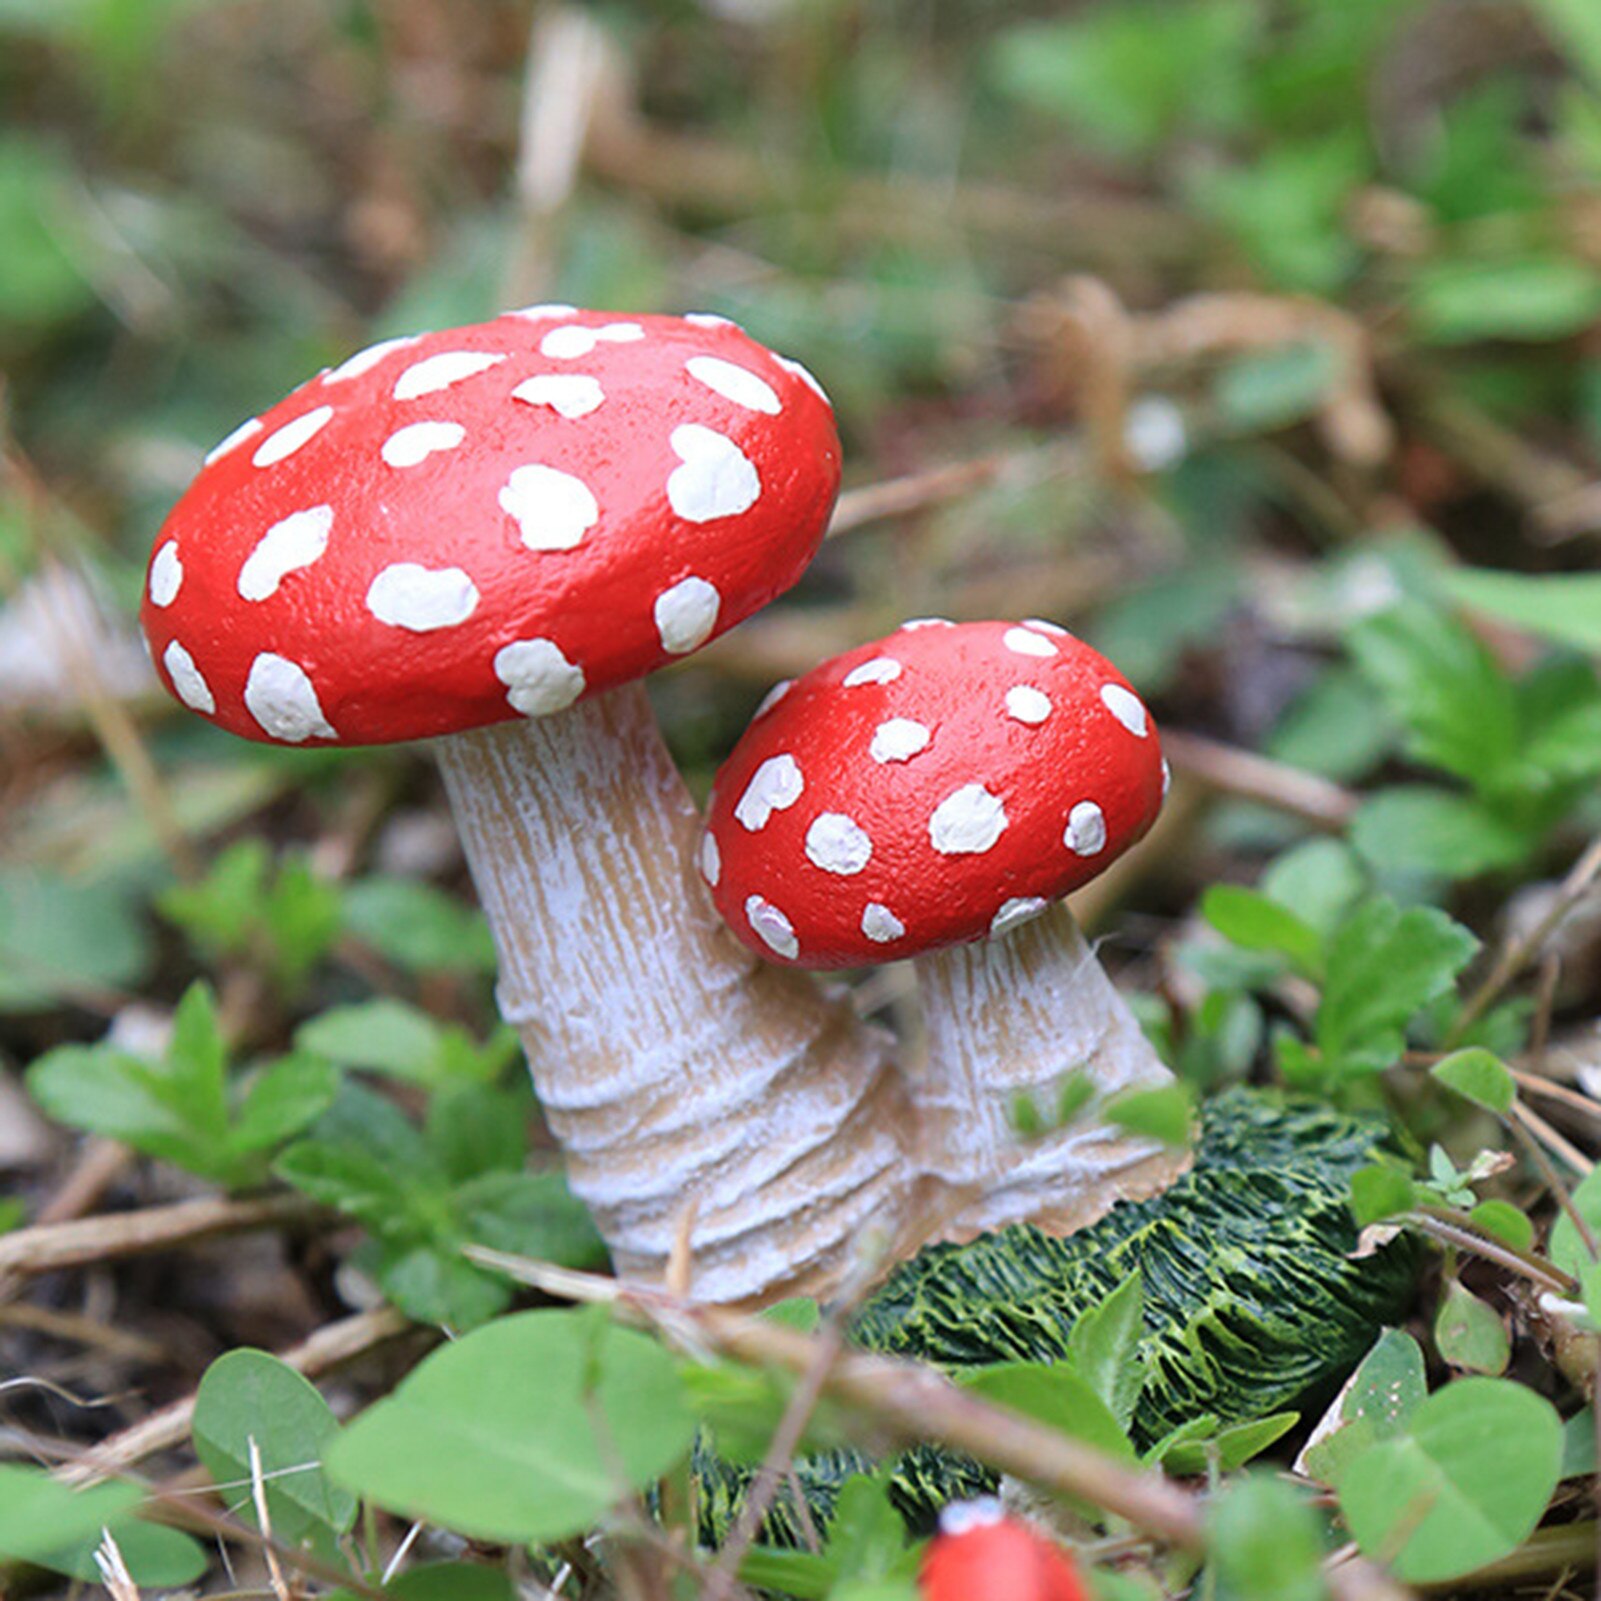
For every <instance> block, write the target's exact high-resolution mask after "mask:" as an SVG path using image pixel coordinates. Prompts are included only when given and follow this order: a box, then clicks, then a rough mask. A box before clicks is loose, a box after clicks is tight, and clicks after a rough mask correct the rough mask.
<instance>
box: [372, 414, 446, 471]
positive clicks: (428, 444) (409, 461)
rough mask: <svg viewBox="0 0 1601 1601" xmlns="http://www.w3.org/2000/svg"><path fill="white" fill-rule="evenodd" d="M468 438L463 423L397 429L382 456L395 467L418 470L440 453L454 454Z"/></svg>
mask: <svg viewBox="0 0 1601 1601" xmlns="http://www.w3.org/2000/svg"><path fill="white" fill-rule="evenodd" d="M466 437H467V430H466V429H465V428H463V427H462V425H461V424H460V423H459V422H414V423H407V424H406V426H405V427H404V428H397V429H396V430H395V431H394V433H392V434H391V435H390V436H389V437H388V438H387V439H386V440H385V441H384V442H383V445H382V446H381V447H380V449H379V451H378V454H379V455H380V456H382V457H383V458H384V460H385V462H387V463H388V464H389V466H391V467H415V466H416V465H417V464H418V463H419V462H423V461H426V460H427V459H428V458H429V457H430V456H431V455H433V453H434V452H435V451H436V450H454V449H455V448H456V446H457V445H459V444H460V443H461V442H462V440H464V439H465V438H466Z"/></svg>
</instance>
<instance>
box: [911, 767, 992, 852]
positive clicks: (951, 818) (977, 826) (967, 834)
mask: <svg viewBox="0 0 1601 1601" xmlns="http://www.w3.org/2000/svg"><path fill="white" fill-rule="evenodd" d="M1005 831H1006V808H1005V807H1004V806H1003V805H1002V804H1001V800H1000V797H999V796H998V795H992V794H990V792H989V791H988V790H987V789H985V788H984V786H983V785H982V784H963V785H962V787H961V788H960V789H958V790H954V791H953V792H952V793H951V794H949V795H947V796H946V797H945V799H944V800H942V801H941V802H940V803H939V805H938V806H936V807H935V808H934V815H933V816H932V817H930V818H929V820H928V837H929V840H930V842H931V843H932V844H933V846H934V849H935V850H937V851H938V852H939V853H940V854H941V855H942V856H977V855H980V854H981V853H982V852H984V851H987V850H989V849H990V848H991V847H992V846H993V845H994V844H995V842H996V840H998V839H999V838H1000V837H1001V835H1002V834H1003V833H1005Z"/></svg>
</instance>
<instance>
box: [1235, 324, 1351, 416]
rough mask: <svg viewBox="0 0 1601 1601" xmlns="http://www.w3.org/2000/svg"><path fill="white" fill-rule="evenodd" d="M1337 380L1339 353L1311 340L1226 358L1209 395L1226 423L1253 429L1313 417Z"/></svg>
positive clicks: (1330, 347) (1317, 341)
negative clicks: (1228, 359)
mask: <svg viewBox="0 0 1601 1601" xmlns="http://www.w3.org/2000/svg"><path fill="white" fill-rule="evenodd" d="M1339 379H1340V357H1339V353H1338V352H1337V351H1336V350H1335V349H1334V348H1333V347H1332V346H1331V345H1328V344H1325V343H1323V342H1322V341H1319V340H1310V341H1306V342H1304V343H1300V344H1290V345H1280V346H1278V347H1277V348H1274V349H1269V350H1255V351H1251V352H1249V353H1247V354H1246V355H1243V356H1236V357H1234V358H1233V359H1232V360H1230V361H1228V362H1225V363H1224V365H1223V367H1222V368H1221V369H1220V370H1219V372H1218V374H1217V376H1216V378H1215V379H1214V380H1213V397H1214V399H1215V400H1216V402H1217V408H1218V411H1219V413H1220V414H1221V416H1222V419H1223V422H1224V424H1225V426H1227V427H1228V428H1231V429H1233V430H1236V431H1237V432H1240V433H1256V432H1262V431H1267V430H1271V429H1276V428H1284V427H1287V426H1288V425H1289V424H1291V423H1297V422H1303V421H1304V420H1305V419H1306V418H1308V417H1310V416H1313V415H1314V414H1315V413H1316V412H1317V411H1318V410H1319V408H1320V407H1321V406H1322V405H1323V404H1324V402H1325V401H1326V400H1327V399H1328V396H1329V393H1330V391H1331V390H1332V389H1333V388H1334V386H1335V384H1336V383H1338V382H1339Z"/></svg>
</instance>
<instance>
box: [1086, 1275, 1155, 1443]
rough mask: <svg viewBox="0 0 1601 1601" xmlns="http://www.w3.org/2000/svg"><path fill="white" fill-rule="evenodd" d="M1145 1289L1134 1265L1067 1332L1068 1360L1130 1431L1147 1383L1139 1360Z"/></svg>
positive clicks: (1119, 1423) (1143, 1368) (1120, 1425)
mask: <svg viewBox="0 0 1601 1601" xmlns="http://www.w3.org/2000/svg"><path fill="white" fill-rule="evenodd" d="M1144 1308H1145V1289H1144V1286H1143V1284H1142V1282H1141V1280H1140V1273H1139V1269H1138V1268H1136V1269H1135V1270H1134V1271H1133V1272H1132V1273H1130V1274H1129V1276H1128V1277H1127V1278H1126V1279H1124V1280H1123V1282H1122V1283H1121V1284H1119V1285H1118V1286H1117V1288H1116V1289H1115V1290H1113V1291H1112V1293H1111V1294H1110V1295H1107V1296H1105V1297H1103V1298H1102V1299H1101V1300H1100V1301H1098V1302H1097V1303H1096V1304H1095V1305H1094V1306H1092V1307H1089V1308H1087V1309H1086V1310H1085V1311H1083V1312H1081V1313H1079V1315H1078V1319H1077V1321H1076V1322H1075V1323H1074V1324H1073V1329H1072V1332H1071V1333H1070V1334H1069V1335H1068V1340H1067V1354H1068V1360H1069V1361H1070V1362H1071V1363H1072V1364H1073V1366H1074V1368H1075V1369H1077V1371H1078V1373H1079V1375H1080V1376H1081V1377H1082V1378H1083V1379H1084V1381H1085V1382H1086V1383H1087V1384H1088V1385H1089V1386H1090V1388H1091V1389H1092V1390H1094V1391H1095V1393H1096V1394H1097V1395H1098V1396H1099V1397H1100V1398H1101V1400H1102V1401H1104V1402H1105V1403H1106V1408H1107V1410H1108V1411H1109V1412H1110V1413H1111V1414H1112V1416H1113V1417H1114V1418H1115V1419H1116V1420H1117V1423H1118V1426H1119V1427H1120V1428H1123V1429H1127V1428H1128V1426H1129V1422H1130V1420H1131V1419H1132V1418H1133V1416H1134V1407H1135V1404H1136V1403H1137V1402H1138V1401H1139V1398H1140V1391H1141V1390H1142V1389H1143V1388H1144V1387H1145V1365H1144V1363H1143V1362H1142V1361H1141V1360H1140V1349H1139V1342H1140V1331H1141V1327H1142V1323H1141V1319H1142V1315H1143V1312H1144Z"/></svg>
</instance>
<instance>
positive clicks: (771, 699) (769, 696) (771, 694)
mask: <svg viewBox="0 0 1601 1601" xmlns="http://www.w3.org/2000/svg"><path fill="white" fill-rule="evenodd" d="M794 687H795V680H794V679H793V678H781V679H779V681H778V682H777V683H776V684H774V685H773V687H772V688H771V689H770V690H768V691H767V693H766V694H765V695H763V696H762V701H761V705H759V706H758V707H757V708H756V710H755V711H754V712H752V713H751V719H750V720H751V721H752V722H753V723H754V722H755V721H756V719H757V718H758V717H765V716H766V715H767V714H768V712H770V711H771V710H772V709H773V708H774V707H775V706H776V705H777V704H778V703H779V702H780V701H781V700H782V699H783V698H784V697H785V696H786V695H787V694H788V693H789V692H790V690H792V689H793V688H794Z"/></svg>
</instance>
